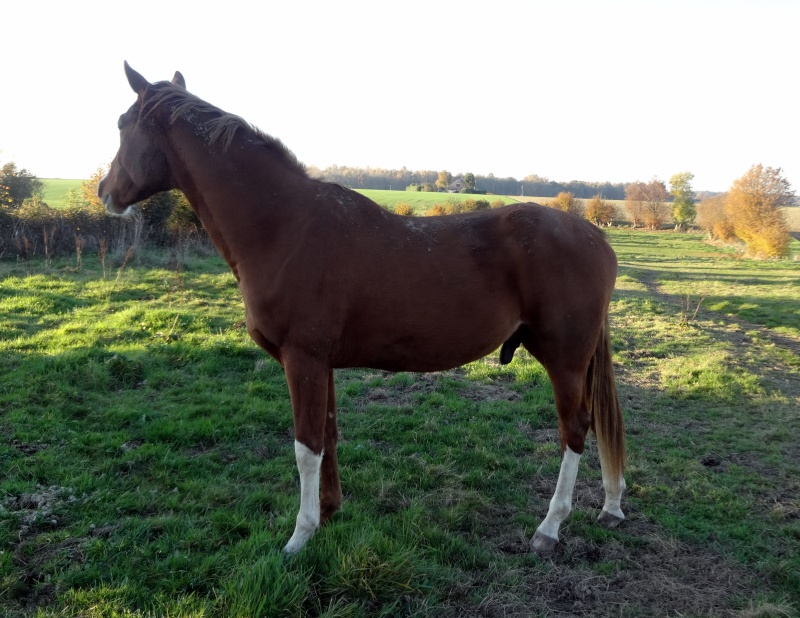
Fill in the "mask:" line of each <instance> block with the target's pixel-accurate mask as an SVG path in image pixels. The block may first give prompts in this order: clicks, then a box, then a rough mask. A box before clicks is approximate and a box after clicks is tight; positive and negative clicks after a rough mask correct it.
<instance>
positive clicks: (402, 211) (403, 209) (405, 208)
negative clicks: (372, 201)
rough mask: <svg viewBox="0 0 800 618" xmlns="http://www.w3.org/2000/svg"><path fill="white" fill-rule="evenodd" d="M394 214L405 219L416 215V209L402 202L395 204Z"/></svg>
mask: <svg viewBox="0 0 800 618" xmlns="http://www.w3.org/2000/svg"><path fill="white" fill-rule="evenodd" d="M394 214H396V215H403V216H404V217H408V216H410V215H413V214H414V209H413V208H411V206H409V205H408V204H407V203H405V202H400V203H398V204H395V206H394Z"/></svg>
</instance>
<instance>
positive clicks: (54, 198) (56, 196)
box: [42, 178, 83, 208]
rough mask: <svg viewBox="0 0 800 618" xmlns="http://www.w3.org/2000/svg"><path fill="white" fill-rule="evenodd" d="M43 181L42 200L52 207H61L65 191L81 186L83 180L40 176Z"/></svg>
mask: <svg viewBox="0 0 800 618" xmlns="http://www.w3.org/2000/svg"><path fill="white" fill-rule="evenodd" d="M42 181H43V182H44V196H43V197H42V201H44V202H45V203H46V204H47V205H48V206H50V207H52V208H63V207H64V205H65V202H64V200H65V198H66V197H67V192H68V191H70V190H71V189H74V190H77V189H80V188H81V183H82V182H83V180H69V179H64V178H42Z"/></svg>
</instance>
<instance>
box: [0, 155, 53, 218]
mask: <svg viewBox="0 0 800 618" xmlns="http://www.w3.org/2000/svg"><path fill="white" fill-rule="evenodd" d="M0 186H2V189H0V199H2V204H3V205H5V206H9V207H10V208H19V207H20V206H22V203H23V202H24V201H25V200H27V199H28V198H32V197H34V196H38V197H39V198H41V196H42V188H43V187H44V183H43V182H42V181H41V180H39V179H38V178H37V177H36V176H34V175H33V174H31V173H30V172H29V171H28V170H26V169H24V168H23V169H21V170H19V169H17V164H16V163H14V162H13V161H9V162H8V163H6V164H5V165H3V167H2V169H0Z"/></svg>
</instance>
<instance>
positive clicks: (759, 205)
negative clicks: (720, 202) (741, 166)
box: [725, 165, 794, 257]
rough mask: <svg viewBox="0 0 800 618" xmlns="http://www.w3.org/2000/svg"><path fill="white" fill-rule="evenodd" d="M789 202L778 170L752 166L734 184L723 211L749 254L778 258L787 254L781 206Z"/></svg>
mask: <svg viewBox="0 0 800 618" xmlns="http://www.w3.org/2000/svg"><path fill="white" fill-rule="evenodd" d="M793 200H794V192H793V191H792V190H791V187H790V185H789V182H788V181H787V180H786V179H785V178H783V176H782V175H781V169H780V168H777V169H774V168H771V167H767V168H764V167H763V166H761V165H754V166H753V167H751V168H750V170H748V172H747V173H746V174H745V175H744V176H742V177H741V178H738V179H737V180H735V181H734V183H733V185H732V186H731V190H730V191H729V192H728V199H727V200H726V202H725V212H726V213H727V216H728V219H729V220H730V221H731V223H732V224H733V229H734V232H735V233H736V235H737V236H738V237H739V238H741V239H742V240H743V241H744V242H745V244H746V245H747V250H748V251H749V252H750V253H752V254H754V255H759V256H763V257H781V256H785V255H786V254H787V253H788V252H789V228H788V225H787V224H786V218H785V216H784V214H783V212H782V211H781V206H784V205H786V204H791V203H792V201H793Z"/></svg>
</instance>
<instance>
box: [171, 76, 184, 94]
mask: <svg viewBox="0 0 800 618" xmlns="http://www.w3.org/2000/svg"><path fill="white" fill-rule="evenodd" d="M172 83H173V84H175V85H176V86H180V87H181V88H183V89H184V90H186V80H185V79H183V75H181V72H180V71H175V76H174V77H173V78H172Z"/></svg>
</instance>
